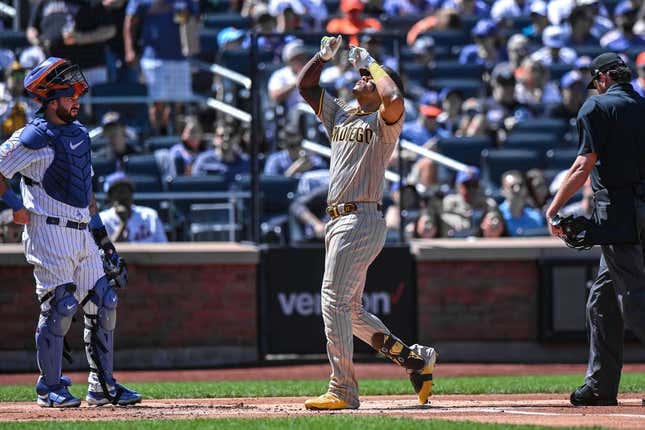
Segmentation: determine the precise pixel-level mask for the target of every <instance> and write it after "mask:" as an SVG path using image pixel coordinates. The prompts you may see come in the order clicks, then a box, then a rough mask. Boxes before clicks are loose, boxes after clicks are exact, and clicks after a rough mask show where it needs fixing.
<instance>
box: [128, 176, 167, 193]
mask: <svg viewBox="0 0 645 430" xmlns="http://www.w3.org/2000/svg"><path fill="white" fill-rule="evenodd" d="M128 177H129V178H130V180H131V181H132V182H133V183H134V190H135V191H136V192H137V193H160V192H162V191H163V189H162V187H161V183H159V179H158V178H157V177H156V176H150V175H128Z"/></svg>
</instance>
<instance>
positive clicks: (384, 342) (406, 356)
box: [372, 333, 425, 372]
mask: <svg viewBox="0 0 645 430" xmlns="http://www.w3.org/2000/svg"><path fill="white" fill-rule="evenodd" d="M372 348H374V349H376V350H377V351H379V352H381V353H383V355H385V356H386V357H387V358H389V359H390V360H392V361H393V362H395V363H396V364H398V365H399V366H401V367H405V368H406V369H407V370H408V371H409V372H414V371H418V370H421V369H423V366H424V365H425V360H424V359H423V357H421V356H420V355H419V354H417V353H416V352H414V351H413V350H411V349H410V347H408V346H407V345H406V344H405V343H403V341H402V340H401V339H399V338H397V337H396V336H394V335H393V334H385V333H376V334H375V335H374V336H372Z"/></svg>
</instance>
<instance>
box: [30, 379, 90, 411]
mask: <svg viewBox="0 0 645 430" xmlns="http://www.w3.org/2000/svg"><path fill="white" fill-rule="evenodd" d="M70 385H72V381H71V380H70V379H69V378H68V377H67V376H63V377H61V378H60V384H57V385H55V386H50V385H46V384H45V382H44V381H43V377H42V376H41V377H39V378H38V383H37V384H36V393H38V398H37V399H36V403H37V404H38V406H40V407H42V408H77V407H79V406H80V405H81V399H79V398H76V397H74V396H73V395H72V393H70V392H69V390H68V389H67V387H69V386H70Z"/></svg>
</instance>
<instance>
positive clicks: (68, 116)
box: [56, 105, 78, 124]
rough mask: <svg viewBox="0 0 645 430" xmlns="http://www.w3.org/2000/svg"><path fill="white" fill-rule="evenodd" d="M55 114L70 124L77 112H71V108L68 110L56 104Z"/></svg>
mask: <svg viewBox="0 0 645 430" xmlns="http://www.w3.org/2000/svg"><path fill="white" fill-rule="evenodd" d="M56 116H57V117H58V118H60V119H61V120H63V121H65V123H66V124H71V123H73V122H74V121H76V117H77V116H78V113H76V114H73V113H72V109H71V108H70V109H69V110H65V108H64V107H63V106H60V105H58V107H57V108H56Z"/></svg>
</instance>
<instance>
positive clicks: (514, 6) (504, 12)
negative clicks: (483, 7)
mask: <svg viewBox="0 0 645 430" xmlns="http://www.w3.org/2000/svg"><path fill="white" fill-rule="evenodd" d="M530 13H531V2H530V1H528V0H496V1H495V2H494V3H493V6H492V7H491V9H490V17H491V18H492V19H493V20H494V21H499V20H500V19H503V18H511V19H512V18H519V17H523V16H529V14H530Z"/></svg>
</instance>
